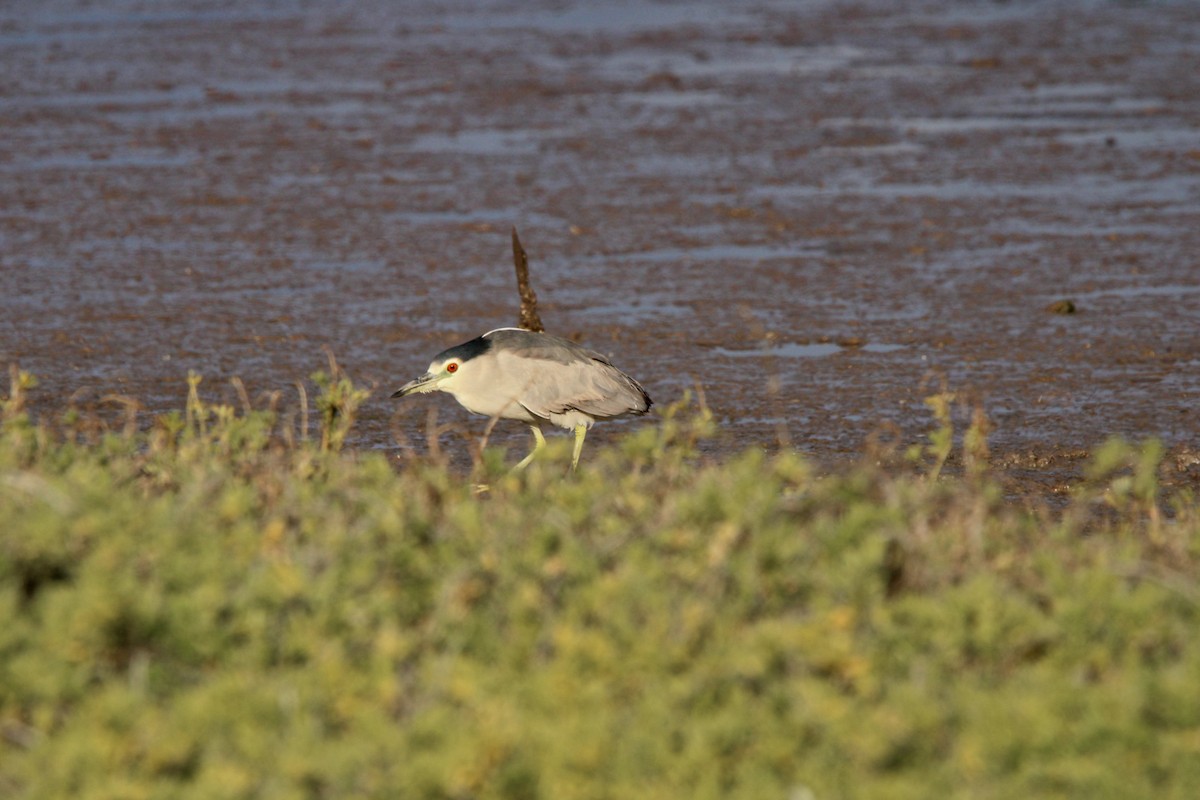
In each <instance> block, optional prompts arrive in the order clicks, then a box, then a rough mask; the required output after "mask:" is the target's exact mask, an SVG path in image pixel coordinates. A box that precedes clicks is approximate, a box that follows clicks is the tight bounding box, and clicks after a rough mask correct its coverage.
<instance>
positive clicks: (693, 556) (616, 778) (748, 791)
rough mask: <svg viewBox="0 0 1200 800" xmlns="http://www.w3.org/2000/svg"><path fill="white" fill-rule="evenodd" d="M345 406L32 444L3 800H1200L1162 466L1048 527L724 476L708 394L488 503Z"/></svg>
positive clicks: (1176, 517) (1185, 571)
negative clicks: (1041, 799) (372, 431)
mask: <svg viewBox="0 0 1200 800" xmlns="http://www.w3.org/2000/svg"><path fill="white" fill-rule="evenodd" d="M339 381H340V379H339ZM336 383H337V381H334V382H332V383H330V384H327V385H326V386H325V387H324V388H323V391H326V392H329V399H328V401H321V400H318V401H317V403H316V405H317V408H318V413H319V414H321V415H323V416H322V419H323V420H324V422H323V423H322V425H323V430H324V431H328V437H326V436H325V435H324V434H323V436H322V440H321V442H320V443H308V442H306V441H305V440H304V438H303V437H300V438H296V437H294V436H292V437H290V438H289V436H288V435H287V434H285V431H286V430H289V426H288V425H285V424H282V423H281V422H280V419H279V416H278V415H277V414H276V413H275V411H274V409H273V408H271V409H268V410H265V411H255V410H253V409H249V410H248V409H247V406H248V404H243V407H242V409H241V410H240V411H239V410H238V409H237V408H234V407H225V406H221V405H219V404H209V403H207V402H204V401H203V398H202V396H201V391H200V389H201V384H200V381H199V379H198V377H194V378H193V379H192V381H191V382H190V390H191V391H190V392H189V398H190V399H189V402H188V406H187V408H186V409H185V411H184V413H183V414H174V415H168V416H166V417H163V418H161V419H160V420H159V422H158V423H157V424H156V426H155V427H154V428H153V429H152V430H150V431H147V432H145V433H140V432H133V433H129V434H128V435H127V434H126V433H125V432H124V431H122V432H121V433H120V434H119V435H116V434H114V435H111V436H104V437H99V438H97V439H95V440H89V441H87V442H80V441H76V440H74V439H72V438H71V437H70V436H59V435H54V434H52V433H50V431H49V430H48V429H47V430H45V431H44V433H43V434H42V435H41V439H40V440H39V442H38V443H37V444H36V445H35V446H32V447H31V446H30V445H29V444H28V442H27V438H26V437H27V433H28V429H27V428H26V429H22V428H21V426H17V425H8V424H4V425H0V795H2V796H4V797H6V798H7V797H12V798H67V797H70V798H85V799H87V798H115V797H182V798H192V797H194V798H201V797H222V798H227V797H246V798H250V797H272V798H274V797H280V798H284V797H287V798H292V797H380V798H385V797H386V798H392V797H437V798H457V797H478V798H538V797H545V798H556V800H557V799H558V798H592V797H597V798H598V797H612V796H637V797H649V798H656V797H661V798H678V797H689V798H693V797H694V798H731V797H732V798H738V797H747V798H759V797H798V796H811V797H819V798H838V797H856V798H857V797H862V798H909V797H911V798H925V797H929V796H939V795H955V794H962V795H971V796H981V797H1031V796H1062V797H1076V796H1077V797H1106V796H1107V797H1139V796H1155V797H1165V798H1190V797H1191V795H1192V793H1193V791H1194V787H1195V786H1196V785H1200V682H1197V681H1196V680H1195V676H1196V675H1197V674H1200V639H1198V637H1196V636H1195V635H1194V631H1195V630H1196V628H1197V625H1198V624H1200V604H1198V602H1197V599H1196V595H1195V590H1194V587H1195V586H1196V584H1197V581H1198V580H1200V568H1198V566H1197V564H1198V558H1200V515H1197V514H1196V513H1195V508H1194V501H1193V500H1191V499H1189V498H1187V497H1179V498H1172V499H1171V500H1170V503H1171V505H1169V506H1162V507H1171V508H1174V509H1175V511H1174V514H1173V516H1171V517H1170V518H1168V517H1167V515H1166V514H1164V513H1163V512H1162V510H1161V509H1162V507H1160V505H1161V503H1162V501H1161V498H1160V497H1159V494H1160V491H1161V489H1160V487H1157V485H1156V484H1154V483H1153V480H1154V478H1153V476H1154V468H1155V467H1154V465H1155V464H1156V460H1157V459H1158V458H1159V457H1160V456H1161V451H1160V450H1159V451H1156V450H1155V445H1145V446H1143V447H1142V448H1140V449H1139V448H1131V447H1129V446H1119V445H1112V446H1111V450H1109V449H1105V450H1102V451H1100V452H1099V453H1098V454H1097V458H1096V462H1095V465H1094V466H1093V468H1092V470H1091V471H1090V472H1089V478H1088V483H1087V485H1086V488H1085V489H1081V492H1080V495H1079V498H1078V500H1077V502H1078V503H1080V504H1082V506H1083V508H1084V511H1082V512H1080V513H1077V514H1076V513H1074V512H1073V511H1072V509H1068V510H1067V511H1066V512H1064V513H1062V514H1058V515H1052V514H1048V513H1040V512H1031V511H1028V510H1026V509H1024V508H1022V507H1019V506H1014V505H1011V504H1005V503H1004V502H1003V501H1002V500H1001V492H1000V491H999V490H998V488H997V487H996V485H995V484H994V483H992V482H991V480H990V479H989V477H988V475H987V473H986V471H983V470H980V471H979V474H978V475H977V476H976V477H974V478H972V479H970V480H959V479H955V478H952V477H948V476H943V477H942V478H941V479H940V480H936V481H935V480H929V479H928V475H924V476H915V477H914V476H911V475H909V474H906V473H905V471H903V470H901V471H898V473H895V474H894V473H889V472H888V471H886V470H883V469H880V468H878V467H874V466H862V467H856V468H847V469H845V470H842V471H834V472H831V473H828V474H824V475H822V474H821V473H820V472H819V471H818V470H815V469H813V468H812V466H811V465H810V464H809V463H808V462H807V461H806V460H804V459H803V458H801V457H799V456H798V455H796V454H795V453H792V452H788V451H784V452H781V453H779V454H777V455H774V456H768V455H766V454H764V453H762V452H759V451H755V450H748V451H746V452H744V453H741V454H739V455H736V456H733V457H730V458H728V459H725V460H723V461H721V462H720V463H711V462H708V461H706V460H705V459H703V458H701V457H700V455H699V453H700V451H701V450H702V447H703V442H704V439H705V437H707V436H709V435H711V434H712V433H713V423H712V417H711V414H709V413H708V411H707V409H706V407H705V405H704V403H703V401H702V398H701V400H700V402H699V403H698V405H693V404H691V403H689V402H687V401H686V400H685V401H681V402H680V403H678V404H675V405H673V406H671V407H669V408H668V409H667V410H666V411H665V412H664V414H663V418H662V422H661V424H660V425H657V426H654V425H643V426H640V427H639V428H638V429H637V430H636V431H635V432H634V433H632V434H631V435H630V436H628V437H626V438H624V439H622V440H621V441H620V442H619V443H618V444H617V445H616V446H614V447H610V448H602V449H599V450H597V451H596V452H595V453H593V457H592V458H590V459H588V460H587V461H585V462H584V464H582V465H581V469H580V470H579V472H578V473H577V474H575V475H574V476H567V477H564V476H565V475H566V471H565V469H564V467H565V464H566V459H567V453H566V451H565V449H564V450H562V452H553V451H552V452H550V455H549V457H548V458H546V459H545V460H539V461H535V462H534V463H533V464H531V465H530V468H529V469H528V470H527V471H526V472H525V473H521V474H516V475H509V474H508V473H507V472H506V471H503V470H502V468H501V466H500V465H499V464H498V462H497V463H496V464H491V463H490V462H487V459H486V458H485V464H486V466H485V469H487V470H494V471H493V472H492V473H490V474H489V478H491V479H492V483H491V486H492V490H491V491H490V492H489V493H487V494H486V495H482V496H476V495H475V494H473V492H472V489H471V481H470V480H469V479H468V478H467V477H466V476H463V475H461V474H455V473H454V472H453V471H452V470H449V469H448V468H447V467H446V465H445V464H444V463H442V462H441V461H439V460H437V459H433V458H430V459H424V460H423V459H421V458H420V457H415V456H414V457H413V458H411V459H410V460H409V461H408V462H406V463H405V464H404V465H403V468H402V469H398V468H397V467H396V465H395V464H393V463H390V462H389V461H388V459H387V458H385V457H384V456H383V455H381V454H379V453H360V454H356V453H350V452H338V450H339V447H340V446H341V444H342V443H343V442H344V441H345V430H346V428H340V429H339V428H337V426H338V425H341V424H342V421H344V420H347V419H352V417H353V411H354V409H356V408H357V407H358V406H357V403H359V402H361V399H362V398H361V397H359V398H357V399H356V398H354V397H351V396H350V395H353V394H354V393H355V392H357V391H358V390H355V389H353V387H352V386H350V385H349V384H348V383H347V384H346V385H341V386H336V385H335V384H336ZM323 402H327V405H322V403H323ZM946 407H947V408H948V406H946ZM7 408H8V406H5V409H7ZM328 408H336V409H338V410H337V411H336V412H331V413H329V414H328V415H326V411H323V410H322V409H328ZM8 419H9V417H8V416H7V411H6V412H5V417H4V421H5V423H7V421H8ZM947 419H948V417H947ZM976 425H977V427H980V428H982V425H981V424H979V423H976ZM339 430H340V433H339ZM950 441H953V440H952V438H951V439H950ZM941 442H942V440H939V443H938V444H937V445H934V446H937V447H941V446H942V445H941ZM973 447H976V449H977V450H976V451H977V452H978V444H976V445H973ZM14 448H23V450H22V452H23V453H24V456H23V457H22V459H20V460H14V459H11V458H9V457H8V456H7V455H6V454H8V453H11V452H13V450H14ZM941 452H942V450H941V449H939V450H937V451H936V452H933V453H931V454H930V457H931V459H932V460H933V463H934V464H935V465H936V469H937V471H936V472H934V473H933V474H934V475H937V474H939V473H940V472H941V466H942V464H944V463H945V461H946V458H941V460H940V461H939V460H938V454H939V453H941ZM1156 452H1157V454H1156ZM1072 508H1074V507H1072ZM1097 509H1101V510H1103V514H1097V513H1096V512H1097ZM1155 530H1157V531H1158V533H1157V534H1154V535H1152V532H1153V531H1155Z"/></svg>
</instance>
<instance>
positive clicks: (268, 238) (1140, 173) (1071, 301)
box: [0, 0, 1200, 495]
mask: <svg viewBox="0 0 1200 800" xmlns="http://www.w3.org/2000/svg"><path fill="white" fill-rule="evenodd" d="M398 5H402V6H404V8H398V7H397V6H398ZM417 5H420V7H419V8H413V7H409V6H417ZM1197 52H1200V14H1198V13H1197V11H1196V10H1195V7H1194V5H1193V4H1191V3H1188V2H1178V3H1169V2H1167V3H1153V4H1149V3H1145V4H1143V3H1120V2H1100V1H1099V0H1094V1H1090V2H1083V1H1082V0H1080V1H1077V2H952V0H930V1H929V2H923V3H915V4H914V3H903V4H901V3H891V2H884V0H873V1H872V0H865V1H864V2H854V3H790V2H748V3H742V4H729V3H715V2H713V3H632V2H629V3H622V2H585V0H566V1H565V2H564V1H562V0H555V2H548V1H547V2H525V3H517V2H472V3H468V2H455V3H433V4H393V3H390V2H382V0H379V1H377V2H360V3H347V4H342V3H339V4H314V3H301V2H286V1H284V2H270V3H268V2H256V3H242V4H236V5H229V4H222V3H204V2H194V3H188V2H182V1H179V2H175V1H172V0H167V1H165V2H156V3H140V2H124V3H121V2H118V3H110V4H103V7H101V5H100V4H93V3H88V2H83V0H77V1H76V0H62V2H51V3H44V4H34V3H25V4H17V5H16V6H12V5H10V6H7V7H5V8H4V9H0V119H2V120H3V130H4V136H3V137H0V361H3V362H5V363H14V362H16V363H19V364H20V365H21V367H22V368H23V369H26V370H28V371H30V372H33V373H35V374H36V375H37V376H38V377H39V379H40V386H39V388H38V390H37V392H36V394H35V396H34V403H35V410H36V411H37V412H38V413H44V414H50V413H55V412H56V411H57V410H60V409H62V408H65V407H66V406H67V405H68V404H71V403H74V404H77V405H80V406H82V407H96V408H100V407H103V406H104V401H103V398H104V397H105V396H107V395H111V394H122V395H128V396H132V397H135V398H137V399H138V400H139V401H140V403H141V404H142V408H143V411H142V414H143V415H144V417H143V418H144V419H146V420H149V419H151V418H152V417H153V415H154V414H156V413H161V412H162V411H164V410H166V409H171V408H180V407H182V405H183V402H184V398H185V397H186V390H187V389H186V383H185V378H186V375H187V373H188V371H189V370H195V371H197V372H200V373H202V374H203V375H204V376H205V383H204V389H205V390H206V392H208V393H210V395H211V396H212V397H214V399H226V400H229V401H231V402H235V401H236V393H235V391H234V389H233V388H232V387H231V385H230V383H229V381H230V379H231V378H234V377H238V378H240V379H241V380H242V381H243V382H244V384H245V386H246V388H247V390H248V393H249V395H250V396H251V397H252V398H253V399H254V400H255V401H256V402H258V403H260V404H261V403H262V402H264V400H263V398H264V397H265V396H266V395H267V394H268V393H270V392H275V391H277V392H280V393H281V395H280V396H281V397H282V398H283V399H282V401H281V402H283V403H284V404H287V403H294V402H295V398H296V396H297V394H296V389H295V383H296V382H297V381H303V380H306V379H307V376H308V375H309V374H310V373H312V372H313V371H314V370H317V369H321V368H325V366H326V363H327V359H326V354H325V352H324V349H325V348H328V349H329V350H331V351H332V352H333V353H334V354H335V355H336V357H337V359H338V361H339V363H340V364H341V365H342V367H343V368H344V369H345V370H346V371H347V372H348V373H349V374H350V375H351V376H352V377H353V378H354V379H355V380H356V381H358V382H359V383H362V384H364V385H368V386H373V387H375V388H376V392H375V394H374V396H373V397H372V398H371V400H370V401H369V402H368V403H367V404H366V405H365V406H364V407H363V409H362V410H361V412H360V419H359V424H358V426H357V429H356V437H357V438H356V439H355V440H354V441H353V442H352V444H353V445H354V446H356V447H362V448H382V449H385V450H388V451H395V452H396V453H399V452H400V451H401V445H400V443H399V442H398V441H397V439H398V438H399V439H400V440H401V441H402V442H413V443H415V445H414V446H417V447H423V446H424V444H423V441H424V426H425V411H426V409H427V408H428V407H429V405H430V404H439V405H438V407H439V411H440V419H441V421H443V422H445V421H447V420H455V421H461V422H463V423H464V425H466V426H468V428H470V426H475V428H471V429H475V430H478V429H481V428H482V423H481V422H480V421H472V420H469V419H468V417H467V416H466V414H465V413H464V412H462V411H461V410H460V409H459V408H458V407H457V406H456V405H455V404H454V403H453V401H452V400H450V399H449V398H447V397H439V396H434V397H432V398H429V399H425V398H422V399H419V400H414V401H411V403H405V404H398V403H397V401H393V400H390V399H389V398H388V394H390V391H391V390H392V389H394V388H395V387H397V386H399V385H400V384H401V383H403V382H405V381H406V380H408V379H409V378H411V377H414V376H415V375H417V374H419V373H420V372H422V371H423V370H424V368H425V367H426V365H427V363H428V360H429V358H430V357H431V356H432V355H433V354H434V353H436V352H437V351H439V350H441V349H442V348H443V347H445V346H447V345H450V344H454V343H456V342H458V341H462V340H464V339H467V338H471V337H473V336H475V335H477V334H478V333H480V332H482V331H484V330H488V329H490V328H494V327H499V326H504V325H511V324H514V322H515V321H516V314H517V306H518V298H517V294H516V290H515V283H514V279H513V268H512V257H511V254H510V249H509V248H510V242H509V231H510V228H511V227H512V226H514V225H515V226H517V227H518V229H519V230H520V234H521V239H522V242H523V243H524V246H525V249H526V251H527V252H528V254H529V258H530V263H531V270H532V274H533V280H534V286H535V288H536V290H537V292H538V295H539V298H540V300H541V307H540V311H541V316H542V320H543V321H544V322H545V324H546V326H547V328H548V329H549V330H551V331H553V332H556V333H559V334H563V335H568V336H572V337H575V338H578V339H580V340H582V341H584V342H586V343H587V344H589V345H590V346H592V347H593V348H595V349H598V350H602V351H604V352H606V353H609V354H611V356H612V357H613V360H614V363H616V364H617V365H619V366H621V367H622V368H623V369H625V370H627V371H628V372H630V373H631V374H632V375H634V376H635V377H637V378H638V379H639V380H640V381H641V382H642V383H643V384H644V385H645V386H646V387H647V389H648V390H649V391H650V392H651V394H652V395H653V396H654V398H655V399H656V400H657V401H658V402H659V403H660V404H666V403H669V402H671V401H673V400H676V399H678V398H679V397H680V395H681V394H682V393H683V392H684V391H685V390H687V389H690V388H693V387H695V386H700V387H702V390H703V393H704V397H705V398H706V401H707V403H708V404H709V406H710V407H711V408H712V409H713V411H714V412H715V413H716V415H717V417H718V419H719V420H720V422H721V426H722V431H723V433H722V435H721V436H720V437H719V438H718V439H717V440H716V441H714V442H713V443H711V444H710V445H709V448H710V452H711V453H712V454H714V455H717V456H719V455H722V454H724V453H728V452H731V451H734V450H737V449H740V448H742V447H746V446H761V447H768V448H772V447H776V446H778V444H779V442H780V440H781V439H782V440H785V441H786V442H789V443H790V446H793V447H795V448H797V449H799V450H800V451H802V452H804V453H807V454H809V455H811V456H813V457H814V458H815V459H818V460H819V461H821V462H823V463H828V464H836V463H838V462H843V461H848V460H853V459H857V458H860V457H861V456H862V454H863V452H864V448H865V447H866V446H867V442H868V441H870V440H872V439H873V438H874V439H878V438H880V436H881V435H882V437H883V438H885V439H887V440H888V441H892V442H896V443H899V444H901V445H903V444H908V443H912V442H919V441H921V440H922V437H924V435H925V434H926V433H927V432H928V431H929V429H930V428H931V426H932V424H933V421H932V418H931V416H930V414H929V412H928V410H927V409H926V408H925V405H924V403H923V400H924V398H925V397H926V396H927V395H929V394H932V393H933V392H935V391H939V390H940V387H941V385H942V381H945V385H946V386H948V387H949V388H950V389H951V390H953V391H955V392H957V393H959V394H960V395H961V396H962V397H963V398H966V405H965V407H957V406H956V418H957V419H958V420H959V422H960V423H965V421H966V420H967V419H968V418H969V414H970V406H972V405H981V406H982V407H983V408H984V410H985V411H986V413H987V415H988V418H989V419H990V421H991V423H992V426H993V430H992V432H991V436H990V442H991V449H992V457H993V461H994V463H995V465H996V466H997V467H998V468H999V469H1001V470H1003V471H1004V472H1005V474H1006V475H1007V476H1008V477H1009V478H1010V479H1011V480H1012V481H1013V483H1014V486H1017V487H1018V490H1019V491H1020V492H1024V493H1028V494H1033V495H1037V494H1047V495H1054V494H1056V493H1060V492H1062V491H1064V490H1065V489H1066V488H1067V487H1069V485H1070V484H1071V483H1072V481H1074V480H1075V479H1076V478H1077V476H1078V474H1079V470H1080V467H1081V464H1083V463H1084V462H1085V461H1086V458H1087V455H1088V453H1089V452H1090V451H1091V450H1092V449H1094V448H1095V446H1096V445H1097V444H1098V443H1100V442H1102V441H1103V440H1104V439H1106V438H1107V437H1109V436H1112V435H1122V436H1125V437H1129V438H1135V439H1138V438H1144V437H1152V436H1153V437H1160V438H1162V439H1163V440H1164V442H1165V443H1166V444H1167V446H1168V448H1169V453H1170V457H1169V458H1168V462H1167V463H1168V467H1170V469H1169V470H1168V471H1169V472H1170V473H1171V474H1170V475H1168V476H1165V477H1167V478H1168V481H1169V482H1177V483H1182V484H1189V483H1195V482H1197V481H1198V480H1200V466H1197V463H1196V462H1197V459H1196V458H1195V457H1194V456H1193V448H1195V447H1197V446H1198V443H1197V426H1198V424H1200V420H1198V418H1197V414H1198V411H1197V408H1196V399H1197V396H1198V392H1200V257H1198V255H1197V254H1198V253H1200V70H1197V69H1196V60H1195V57H1196V53H1197ZM640 424H646V423H645V422H641V421H630V422H619V423H614V424H611V425H608V426H606V427H605V426H599V427H597V429H596V431H595V434H594V437H593V438H594V439H595V440H596V441H603V440H605V439H606V438H609V437H611V436H613V435H616V434H619V433H620V432H621V431H624V430H628V429H629V427H630V426H632V425H640ZM526 437H527V434H526V433H525V431H524V430H523V429H522V426H512V429H509V428H506V427H505V426H501V427H500V429H498V430H497V432H496V433H495V434H494V435H493V442H498V443H501V444H508V445H510V446H511V447H513V448H514V450H522V449H523V448H524V447H525V446H526ZM1171 465H1175V466H1173V467H1172V466H1171Z"/></svg>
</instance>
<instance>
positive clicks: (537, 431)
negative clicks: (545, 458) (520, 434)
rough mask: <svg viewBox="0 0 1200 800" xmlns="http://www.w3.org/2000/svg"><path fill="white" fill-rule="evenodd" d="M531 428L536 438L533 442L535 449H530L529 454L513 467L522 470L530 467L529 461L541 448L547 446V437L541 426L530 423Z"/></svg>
mask: <svg viewBox="0 0 1200 800" xmlns="http://www.w3.org/2000/svg"><path fill="white" fill-rule="evenodd" d="M529 430H531V431H533V438H534V440H535V441H534V443H533V449H532V450H530V451H529V455H527V456H525V457H524V458H522V459H521V460H520V461H518V462H517V465H516V466H515V467H513V469H517V470H520V469H525V468H526V467H528V466H529V462H530V461H533V457H534V456H536V455H537V452H538V450H541V449H542V448H543V447H545V446H546V437H545V436H543V435H542V429H541V428H539V427H538V426H536V425H530V426H529Z"/></svg>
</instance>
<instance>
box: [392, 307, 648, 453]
mask: <svg viewBox="0 0 1200 800" xmlns="http://www.w3.org/2000/svg"><path fill="white" fill-rule="evenodd" d="M425 392H446V393H447V394H449V395H452V396H453V397H454V399H455V400H457V401H458V402H459V403H460V404H461V405H462V407H463V408H465V409H467V410H468V411H470V412H472V413H475V414H482V415H483V416H485V417H498V418H500V419H516V420H520V421H521V422H525V423H527V424H528V425H529V427H530V428H531V429H532V430H533V438H534V445H533V449H532V450H530V451H529V455H527V456H525V458H523V459H522V460H521V461H520V463H518V464H517V467H516V468H517V469H521V468H523V467H525V466H526V465H527V464H528V463H529V462H530V461H532V460H533V457H534V456H535V455H536V454H537V452H538V450H540V449H542V447H543V446H544V445H545V444H546V439H545V437H544V436H543V435H542V426H544V425H545V424H547V423H549V424H551V425H557V426H558V427H560V428H566V429H567V430H574V431H575V452H574V454H573V456H572V457H571V468H572V469H574V468H575V467H576V466H578V464H579V453H580V452H581V451H582V450H583V440H584V437H586V436H587V432H588V428H590V427H592V423H593V422H595V421H596V420H598V419H613V418H614V417H623V416H625V415H626V414H645V413H646V412H647V411H649V410H650V405H651V402H652V401H651V400H650V395H648V394H646V390H645V389H643V388H642V387H641V385H640V384H638V382H637V381H635V380H634V379H633V378H631V377H629V376H628V375H626V374H625V373H624V372H621V370H619V369H617V368H616V367H614V366H613V365H612V364H611V363H610V362H609V360H608V359H607V358H606V357H604V356H602V355H601V354H600V353H596V352H594V351H592V350H588V349H587V348H585V347H580V346H579V345H577V344H575V343H574V342H568V341H567V340H566V339H560V338H559V337H557V336H550V335H549V334H546V333H533V332H532V331H527V330H522V329H521V328H499V329H497V330H494V331H488V332H487V333H485V334H483V335H482V336H480V337H479V338H477V339H472V340H471V341H469V342H463V343H462V344H460V345H457V346H455V347H451V348H450V349H449V350H443V351H442V352H440V353H438V354H437V355H436V356H434V359H433V361H432V362H431V363H430V365H429V371H428V372H426V373H425V374H424V375H422V376H421V377H419V378H417V379H416V380H414V381H409V382H408V383H406V384H404V385H403V386H401V387H400V388H399V389H398V390H396V392H395V393H394V394H393V395H392V397H404V396H405V395H409V394H423V393H425Z"/></svg>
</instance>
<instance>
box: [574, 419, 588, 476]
mask: <svg viewBox="0 0 1200 800" xmlns="http://www.w3.org/2000/svg"><path fill="white" fill-rule="evenodd" d="M587 431H588V429H587V425H576V426H575V452H574V453H572V454H571V471H572V472H574V471H575V470H576V469H577V468H578V467H579V454H580V453H582V452H583V440H584V439H585V438H586V437H587Z"/></svg>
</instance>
